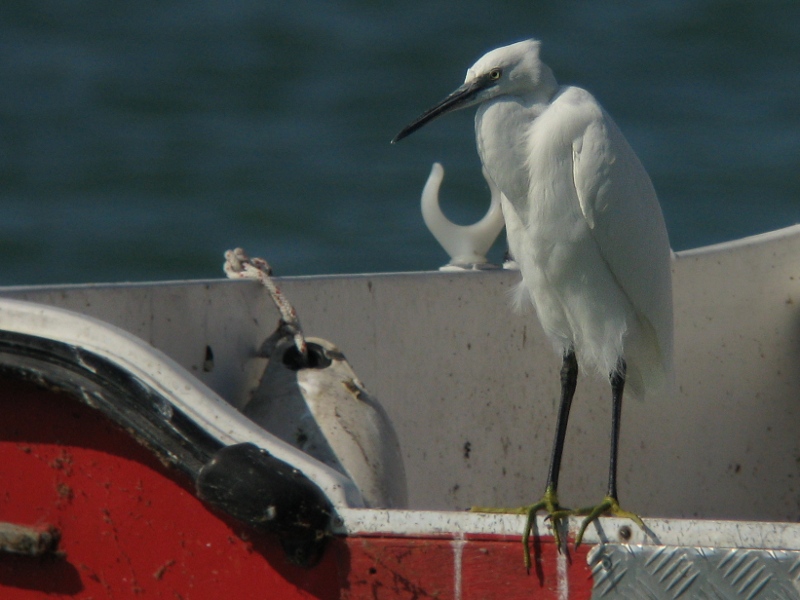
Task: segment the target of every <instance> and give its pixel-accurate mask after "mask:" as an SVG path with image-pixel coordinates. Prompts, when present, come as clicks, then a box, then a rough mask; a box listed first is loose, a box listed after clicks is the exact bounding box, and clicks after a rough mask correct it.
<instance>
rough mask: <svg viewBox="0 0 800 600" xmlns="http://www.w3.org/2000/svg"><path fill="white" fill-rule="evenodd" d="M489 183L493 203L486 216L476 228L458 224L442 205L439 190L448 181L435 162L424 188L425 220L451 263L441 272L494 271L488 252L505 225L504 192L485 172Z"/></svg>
mask: <svg viewBox="0 0 800 600" xmlns="http://www.w3.org/2000/svg"><path fill="white" fill-rule="evenodd" d="M483 176H484V178H485V179H486V183H488V184H489V190H490V191H491V193H492V202H491V204H490V205H489V210H488V211H487V212H486V215H484V217H483V218H482V219H481V220H480V221H478V222H477V223H473V224H472V225H456V224H455V223H453V222H452V221H451V220H450V219H448V218H447V217H446V216H445V215H444V213H443V212H442V209H441V208H440V206H439V188H440V186H441V185H442V180H443V179H444V167H442V165H441V164H439V163H433V168H431V174H430V175H429V176H428V181H427V182H426V183H425V187H424V188H423V189H422V218H423V219H424V221H425V225H427V226H428V229H429V230H430V232H431V233H432V234H433V237H435V238H436V240H437V241H438V242H439V243H440V244H441V245H442V248H444V249H445V251H446V252H447V254H449V255H450V262H449V263H448V264H447V265H445V266H443V267H441V269H440V270H473V269H487V268H488V269H492V268H497V267H496V265H490V264H488V262H487V260H486V253H487V252H488V251H489V248H491V247H492V244H494V241H495V240H496V239H497V236H498V235H500V231H502V229H503V226H504V224H505V223H504V221H503V211H502V209H501V207H500V190H498V189H497V187H496V186H495V185H494V183H493V182H492V180H491V178H489V176H488V175H487V173H486V169H484V170H483Z"/></svg>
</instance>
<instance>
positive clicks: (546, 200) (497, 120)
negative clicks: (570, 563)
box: [392, 40, 672, 568]
mask: <svg viewBox="0 0 800 600" xmlns="http://www.w3.org/2000/svg"><path fill="white" fill-rule="evenodd" d="M539 48H540V43H539V42H538V41H536V40H527V41H523V42H519V43H516V44H512V45H510V46H505V47H503V48H498V49H496V50H492V51H491V52H489V53H488V54H486V55H485V56H483V57H482V58H481V59H480V60H478V62H476V63H475V64H474V65H473V66H472V67H471V68H470V69H469V70H468V71H467V77H466V81H465V82H464V85H462V86H461V87H459V88H458V89H456V90H455V91H454V92H453V93H451V94H450V95H449V96H447V97H446V98H445V99H444V100H442V101H441V102H439V103H438V104H437V105H435V106H434V107H433V108H431V109H429V110H427V111H426V112H424V113H423V114H422V115H421V116H420V117H419V118H418V119H416V120H415V121H413V122H412V123H411V124H409V125H408V126H407V127H406V128H405V129H403V130H402V131H401V132H400V133H399V134H397V137H395V138H394V140H392V142H393V143H394V142H397V141H399V140H401V139H403V138H404V137H406V136H408V135H410V134H411V133H413V132H414V131H416V130H417V129H419V128H420V127H422V126H423V125H425V124H426V123H427V122H429V121H431V120H432V119H434V118H436V117H438V116H440V115H443V114H445V113H447V112H450V111H453V110H457V109H461V108H466V107H468V106H474V105H478V110H477V114H476V116H475V136H476V138H477V145H478V153H479V154H480V158H481V162H482V163H483V166H484V168H485V169H486V171H487V172H488V173H489V175H490V177H491V178H492V180H493V181H494V183H495V184H496V186H497V187H498V188H499V189H500V191H501V192H502V196H501V204H502V208H503V217H504V219H505V223H506V232H507V235H508V244H509V247H510V249H511V253H512V255H513V257H514V258H515V259H516V261H517V263H518V264H519V268H520V272H521V274H522V281H521V282H520V285H519V286H518V287H517V289H516V290H515V294H514V304H515V305H516V306H517V307H520V306H522V305H524V304H525V303H527V302H531V303H532V304H533V306H534V307H535V309H536V312H537V314H538V317H539V320H540V321H541V324H542V327H543V329H544V332H545V333H546V334H547V336H548V337H549V338H550V340H552V342H553V343H554V345H555V346H556V348H557V350H558V351H559V352H560V353H561V355H562V357H563V363H562V368H561V402H560V407H559V411H558V418H557V427H556V436H555V441H554V443H553V451H552V455H551V458H550V469H549V472H548V476H547V486H546V488H545V493H544V497H543V498H542V500H541V501H539V502H537V503H536V504H533V505H532V506H528V507H524V508H523V509H519V510H518V512H523V513H527V515H528V523H527V525H526V529H525V532H524V536H523V542H524V544H525V561H526V565H527V566H528V568H530V554H529V550H528V543H527V542H528V538H529V535H530V532H531V528H532V524H533V518H534V516H535V514H536V513H537V512H538V511H540V510H544V511H546V512H547V513H548V514H549V516H550V518H551V519H552V522H553V530H554V533H555V535H556V540H557V543H558V544H559V548H560V541H559V537H558V530H559V527H560V524H561V522H562V520H563V519H565V518H566V517H568V516H570V515H580V516H584V517H585V519H584V520H583V523H582V524H581V527H580V530H579V532H578V536H577V538H576V546H577V545H578V544H580V541H581V539H582V538H583V534H584V532H585V530H586V527H587V526H588V525H589V523H591V522H592V521H594V520H595V519H597V518H598V517H599V516H600V515H601V514H605V513H610V514H612V515H615V516H620V517H626V518H630V519H632V520H633V521H634V522H636V523H637V524H639V525H640V526H642V527H644V524H643V523H642V521H641V519H640V518H639V517H638V516H637V515H635V514H634V513H631V512H628V511H625V510H622V509H621V508H620V506H619V502H618V499H617V448H618V442H619V427H620V415H621V409H622V392H623V388H624V387H625V385H626V383H627V384H628V389H629V391H631V392H632V393H633V394H634V395H639V396H643V395H644V393H645V392H651V391H653V390H655V389H657V388H658V387H660V386H661V385H662V384H663V383H664V382H665V381H666V380H667V378H668V376H669V373H670V372H671V368H672V282H671V274H670V266H671V250H670V247H669V240H668V238H667V231H666V227H665V226H664V218H663V216H662V214H661V208H660V206H659V204H658V199H657V198H656V194H655V191H654V190H653V185H652V183H651V182H650V178H649V177H648V176H647V173H646V172H645V170H644V168H643V167H642V165H641V163H640V162H639V159H638V158H637V156H636V154H635V153H634V151H633V150H632V149H631V147H630V146H629V145H628V142H627V141H626V140H625V138H624V137H623V135H622V133H621V132H620V130H619V129H618V128H617V126H616V125H615V124H614V122H613V121H612V120H611V117H610V116H609V115H608V114H607V113H606V112H605V111H604V110H603V108H602V107H601V106H600V105H599V104H598V102H597V101H596V100H595V99H594V98H593V97H592V95H591V94H589V93H588V92H587V91H585V90H583V89H581V88H577V87H572V86H561V87H559V85H558V84H557V83H556V80H555V77H554V76H553V72H552V71H551V70H550V68H549V67H548V66H547V65H545V64H544V63H543V62H542V61H541V60H540V58H539ZM578 363H580V364H581V365H583V366H584V367H588V368H589V369H591V370H593V371H596V372H598V373H600V374H602V375H603V376H608V378H609V380H610V382H611V399H612V411H611V414H612V420H611V452H610V461H609V474H608V491H607V494H606V497H605V498H604V499H603V501H602V502H601V503H600V504H598V505H597V506H593V507H589V508H585V509H579V510H568V509H565V508H563V507H561V506H560V505H559V502H558V496H557V488H558V474H559V469H560V466H561V454H562V450H563V446H564V437H565V435H566V429H567V419H568V417H569V410H570V405H571V403H572V397H573V394H574V393H575V387H576V383H577V376H578ZM478 510H482V509H478ZM504 510H507V509H496V511H504Z"/></svg>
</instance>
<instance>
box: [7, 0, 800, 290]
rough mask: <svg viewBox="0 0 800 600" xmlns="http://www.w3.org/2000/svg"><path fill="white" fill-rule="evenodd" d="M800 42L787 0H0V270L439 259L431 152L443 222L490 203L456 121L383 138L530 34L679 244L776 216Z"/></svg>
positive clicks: (314, 266)
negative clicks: (620, 135) (636, 170)
mask: <svg viewBox="0 0 800 600" xmlns="http://www.w3.org/2000/svg"><path fill="white" fill-rule="evenodd" d="M799 31H800V2H797V1H796V0H793V1H788V2H777V1H768V0H765V1H749V2H743V1H739V2H723V1H711V0H653V1H648V2H593V3H589V2H577V1H558V2H555V1H550V2H536V1H531V0H526V1H516V2H512V1H497V0H495V1H491V2H490V1H488V0H462V1H460V2H444V1H441V0H425V1H411V0H405V1H398V2H376V1H366V0H362V1H356V0H353V1H342V0H338V1H328V0H324V1H323V0H318V1H312V0H295V1H293V2H278V1H276V0H260V1H256V0H225V1H224V2H223V1H216V2H214V1H208V0H192V1H187V0H159V1H153V0H145V1H143V2H118V1H113V0H112V1H110V2H109V1H100V0H76V1H72V2H63V1H54V0H50V1H47V0H43V1H18V0H4V2H3V6H2V7H0V285H23V284H51V283H82V282H112V281H113V282H118V281H145V280H163V279H194V278H215V277H221V276H222V270H221V264H222V260H223V253H224V251H225V250H226V249H228V248H233V247H236V246H243V247H244V248H245V249H246V250H247V251H248V252H249V253H250V254H251V255H255V256H262V257H264V258H266V259H267V260H269V261H270V262H271V263H272V266H273V268H274V270H275V272H276V273H277V274H279V275H304V274H329V273H358V272H386V271H416V270H431V269H436V268H437V267H439V266H440V265H442V264H443V263H445V262H446V261H447V257H446V255H445V254H444V252H443V250H442V249H441V248H440V247H439V246H438V244H437V243H436V241H435V240H434V239H433V238H432V236H431V235H430V234H429V233H428V231H427V230H426V229H425V226H424V224H423V221H422V217H421V215H420V211H419V194H420V191H421V189H422V186H423V184H424V182H425V180H426V178H427V175H428V172H429V170H430V166H431V163H432V162H434V161H440V162H442V163H443V164H444V167H445V170H446V175H445V181H444V184H443V188H442V203H443V205H444V209H445V212H446V213H447V214H448V215H449V216H450V217H451V218H452V219H453V220H455V221H457V222H460V223H470V222H473V221H475V220H477V219H479V218H480V217H481V215H482V214H483V213H484V211H485V210H486V208H487V204H488V188H487V186H486V184H485V182H484V181H483V179H482V177H481V174H480V162H479V160H478V157H477V153H476V150H475V142H474V132H473V125H472V118H473V114H474V111H473V110H466V111H462V112H460V113H455V114H452V115H448V116H447V117H445V118H442V119H441V120H437V121H435V122H433V123H431V124H430V125H428V126H426V127H425V128H424V129H422V130H420V131H419V132H418V133H415V134H414V135H413V136H412V137H410V138H408V139H407V140H404V141H403V142H402V143H401V144H398V145H396V146H392V145H390V144H389V140H390V139H391V138H392V137H393V136H394V135H395V134H396V133H397V132H398V131H399V130H400V129H401V128H402V127H403V126H404V125H406V124H407V123H408V122H409V121H410V120H411V119H413V118H415V117H416V116H417V115H418V114H419V113H420V112H422V111H423V110H424V109H426V108H428V107H429V106H430V105H432V104H433V103H435V102H437V101H438V100H440V99H441V98H442V97H444V96H445V95H446V94H447V93H449V92H450V91H451V90H452V89H454V88H455V87H457V86H458V85H459V84H460V83H461V82H462V81H463V78H464V74H465V72H466V69H467V68H468V67H469V66H470V65H471V64H472V63H473V62H474V61H475V60H476V59H477V58H479V57H480V56H481V55H482V54H483V53H484V52H486V51H487V50H490V49H492V48H494V47H497V46H501V45H505V44H507V43H510V42H513V41H517V40H520V39H525V38H527V37H536V38H539V39H541V40H542V42H543V51H542V54H543V57H544V59H545V60H546V62H547V63H548V64H549V65H550V66H551V68H552V69H553V71H554V72H555V74H556V77H557V78H558V80H559V82H560V83H562V84H576V85H579V86H581V87H584V88H586V89H588V90H589V91H591V92H592V93H593V94H594V95H595V96H596V97H597V98H598V99H599V100H600V102H601V104H603V106H604V107H605V108H606V110H607V111H608V112H609V113H610V114H611V115H612V116H613V117H614V119H615V120H616V121H617V123H618V124H619V126H620V128H621V129H622V131H623V132H624V134H625V135H626V137H627V138H628V140H629V142H630V143H631V145H632V146H633V147H634V149H635V150H636V152H637V153H638V155H639V157H640V158H641V160H642V162H643V164H644V165H645V167H646V168H647V170H648V172H649V173H650V176H651V178H652V180H653V182H654V184H655V188H656V190H657V192H658V195H659V198H660V200H661V204H662V207H663V210H664V214H665V217H666V221H667V226H668V229H669V233H670V239H671V243H672V246H673V248H674V249H676V250H682V249H686V248H693V247H697V246H703V245H707V244H713V243H717V242H723V241H726V240H731V239H736V238H739V237H743V236H747V235H752V234H756V233H761V232H764V231H768V230H771V229H776V228H780V227H785V226H789V225H792V224H795V223H796V222H798V221H800V34H798V32H799ZM504 246H505V244H504V241H503V240H502V239H501V240H499V241H498V243H497V244H496V245H495V247H494V249H493V250H492V253H491V254H490V257H491V258H493V259H494V260H496V261H499V260H500V258H501V256H502V252H503V250H504ZM798 264H800V257H798Z"/></svg>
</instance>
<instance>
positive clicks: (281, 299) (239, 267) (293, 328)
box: [222, 248, 308, 360]
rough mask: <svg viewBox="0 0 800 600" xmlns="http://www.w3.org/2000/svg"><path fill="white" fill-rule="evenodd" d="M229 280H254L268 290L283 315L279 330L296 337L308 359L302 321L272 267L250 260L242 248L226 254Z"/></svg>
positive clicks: (266, 263) (299, 347) (224, 267)
mask: <svg viewBox="0 0 800 600" xmlns="http://www.w3.org/2000/svg"><path fill="white" fill-rule="evenodd" d="M222 268H223V269H224V270H225V274H226V275H227V276H228V278H229V279H253V280H255V281H258V282H260V283H261V285H263V286H264V287H265V288H267V291H268V292H269V295H270V297H271V298H272V301H273V302H274V303H275V306H277V307H278V311H279V312H280V313H281V322H280V326H279V330H280V331H281V333H283V334H285V335H289V336H292V337H294V344H295V346H296V347H297V350H298V352H300V354H301V355H302V357H303V359H304V360H305V359H307V358H308V349H307V347H306V340H305V337H304V336H303V330H302V328H301V327H300V319H298V318H297V312H296V311H295V310H294V307H293V306H292V305H291V304H290V303H289V301H288V300H287V299H286V296H284V295H283V292H281V290H280V288H279V287H278V286H277V285H276V284H275V282H274V281H273V280H272V278H271V275H272V267H270V266H269V263H268V262H267V261H266V260H264V259H263V258H250V257H249V256H247V253H246V252H245V251H244V249H242V248H236V249H235V250H228V251H227V252H225V264H224V265H223V267H222Z"/></svg>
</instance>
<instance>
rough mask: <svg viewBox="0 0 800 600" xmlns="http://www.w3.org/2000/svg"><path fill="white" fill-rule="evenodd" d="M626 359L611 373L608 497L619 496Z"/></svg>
mask: <svg viewBox="0 0 800 600" xmlns="http://www.w3.org/2000/svg"><path fill="white" fill-rule="evenodd" d="M626 370H627V365H626V364H625V359H624V358H620V359H619V362H618V363H617V370H616V371H614V372H613V373H611V377H610V379H611V453H610V456H609V461H608V497H609V498H615V499H616V497H617V450H618V448H619V426H620V421H621V418H622V392H623V391H624V390H625V371H626Z"/></svg>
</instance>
